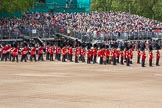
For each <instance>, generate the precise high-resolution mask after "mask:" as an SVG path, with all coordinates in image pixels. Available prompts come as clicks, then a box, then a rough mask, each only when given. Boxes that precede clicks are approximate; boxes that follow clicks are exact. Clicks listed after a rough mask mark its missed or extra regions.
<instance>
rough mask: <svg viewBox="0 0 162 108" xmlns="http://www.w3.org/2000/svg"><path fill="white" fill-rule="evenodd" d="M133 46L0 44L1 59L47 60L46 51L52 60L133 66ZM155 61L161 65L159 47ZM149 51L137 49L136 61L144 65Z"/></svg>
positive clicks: (150, 62)
mask: <svg viewBox="0 0 162 108" xmlns="http://www.w3.org/2000/svg"><path fill="white" fill-rule="evenodd" d="M133 50H134V49H133V47H130V48H116V47H113V48H109V46H107V45H97V44H94V45H93V46H92V45H88V46H85V45H82V44H81V43H80V44H76V45H75V47H74V46H73V45H72V44H63V45H60V44H57V45H53V44H47V45H46V47H45V49H44V47H43V44H42V43H40V44H39V46H38V47H37V48H36V47H35V44H31V45H30V47H29V46H28V44H27V43H23V45H22V47H19V46H18V45H17V43H16V42H15V43H14V44H11V45H9V44H3V45H1V47H0V55H1V61H7V60H10V61H12V62H14V61H16V62H18V61H19V57H21V59H20V61H21V62H23V61H24V62H27V60H28V56H30V59H29V60H30V61H33V59H34V61H35V62H36V61H44V55H46V60H49V61H54V58H55V60H58V61H62V62H67V61H70V62H73V57H74V62H75V63H79V62H80V61H81V62H85V61H86V60H87V64H91V63H92V64H96V63H98V64H105V65H106V64H112V65H117V64H121V65H124V64H126V66H130V65H131V64H132V63H133V62H132V59H133ZM155 56H156V57H155V58H156V62H155V65H156V66H159V60H160V51H159V48H157V50H156V54H155ZM146 57H147V56H146V52H145V49H142V50H141V49H140V48H138V49H137V64H140V63H141V66H142V67H145V64H146V63H145V62H146ZM153 58H154V56H153V51H152V48H150V49H149V54H148V64H149V66H150V67H151V66H153Z"/></svg>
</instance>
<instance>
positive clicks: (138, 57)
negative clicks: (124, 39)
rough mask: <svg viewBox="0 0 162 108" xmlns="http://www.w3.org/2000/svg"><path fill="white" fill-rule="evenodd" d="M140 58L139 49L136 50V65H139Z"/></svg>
mask: <svg viewBox="0 0 162 108" xmlns="http://www.w3.org/2000/svg"><path fill="white" fill-rule="evenodd" d="M140 58H141V51H140V49H138V50H137V64H140Z"/></svg>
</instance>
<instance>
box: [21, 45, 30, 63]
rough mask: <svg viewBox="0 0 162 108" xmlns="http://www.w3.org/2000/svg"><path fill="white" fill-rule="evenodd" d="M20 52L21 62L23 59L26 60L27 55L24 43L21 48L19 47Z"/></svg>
mask: <svg viewBox="0 0 162 108" xmlns="http://www.w3.org/2000/svg"><path fill="white" fill-rule="evenodd" d="M20 53H21V62H23V60H24V61H25V62H27V57H26V56H27V53H28V47H27V45H25V44H24V45H23V48H22V49H21V51H20Z"/></svg>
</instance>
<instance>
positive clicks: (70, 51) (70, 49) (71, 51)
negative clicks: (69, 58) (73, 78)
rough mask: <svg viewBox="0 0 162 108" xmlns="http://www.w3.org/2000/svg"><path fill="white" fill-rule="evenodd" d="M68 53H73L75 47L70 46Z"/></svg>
mask: <svg viewBox="0 0 162 108" xmlns="http://www.w3.org/2000/svg"><path fill="white" fill-rule="evenodd" d="M68 53H69V54H70V55H72V54H73V49H72V47H69V48H68Z"/></svg>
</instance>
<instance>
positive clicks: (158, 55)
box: [156, 51, 160, 59]
mask: <svg viewBox="0 0 162 108" xmlns="http://www.w3.org/2000/svg"><path fill="white" fill-rule="evenodd" d="M156 58H157V59H159V58H160V52H159V51H156Z"/></svg>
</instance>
